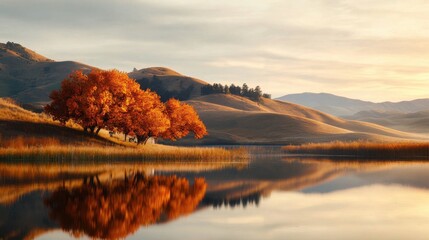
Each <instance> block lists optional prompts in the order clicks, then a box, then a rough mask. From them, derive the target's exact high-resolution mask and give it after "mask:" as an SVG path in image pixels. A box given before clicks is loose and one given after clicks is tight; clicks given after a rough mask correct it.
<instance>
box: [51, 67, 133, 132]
mask: <svg viewBox="0 0 429 240" xmlns="http://www.w3.org/2000/svg"><path fill="white" fill-rule="evenodd" d="M139 88H140V86H139V85H138V83H136V82H135V81H134V80H132V79H130V78H129V77H128V76H127V74H126V73H123V72H119V71H117V70H110V71H102V70H98V69H94V70H92V71H91V72H90V73H89V74H88V75H86V74H84V73H82V72H81V71H76V72H73V73H72V74H71V75H70V76H69V77H68V78H67V79H65V80H64V81H63V82H62V84H61V89H60V90H58V91H53V92H52V93H51V95H50V98H51V99H52V102H51V103H50V104H48V105H47V106H46V107H45V111H46V112H47V113H49V114H51V115H52V116H53V118H54V119H55V120H59V121H60V122H62V123H65V122H67V121H68V120H70V119H72V120H73V121H75V122H76V123H78V124H79V125H81V126H82V127H83V129H84V130H85V131H90V132H92V133H96V134H98V132H99V131H100V130H101V129H102V128H107V129H112V128H115V123H114V122H113V121H112V119H114V118H115V114H120V113H121V112H126V111H127V106H128V104H129V103H130V102H131V98H132V96H131V95H130V93H131V92H132V91H135V90H136V89H139Z"/></svg>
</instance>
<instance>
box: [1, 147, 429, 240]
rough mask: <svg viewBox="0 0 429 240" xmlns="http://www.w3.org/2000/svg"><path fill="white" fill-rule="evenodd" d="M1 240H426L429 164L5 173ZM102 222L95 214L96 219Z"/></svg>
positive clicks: (314, 162) (277, 163) (305, 163)
mask: <svg viewBox="0 0 429 240" xmlns="http://www.w3.org/2000/svg"><path fill="white" fill-rule="evenodd" d="M0 174H1V175H0V176H1V178H0V236H1V237H0V239H23V238H30V239H31V238H36V239H74V238H77V237H79V238H81V239H91V238H100V237H102V238H112V239H114V238H127V239H363V238H364V239H380V238H382V239H411V238H412V239H426V238H427V235H428V234H429V191H428V187H429V164H427V163H424V162H418V161H385V160H384V161H374V160H371V161H369V160H365V159H360V160H345V159H335V160H334V159H329V158H324V159H321V158H318V159H315V158H306V157H287V156H285V155H281V154H278V153H276V152H268V153H264V154H257V155H253V158H252V160H251V161H250V163H248V164H243V163H238V164H237V163H225V162H223V163H211V164H204V163H199V164H178V163H171V164H142V163H126V164H125V163H121V164H113V163H112V164H87V165H68V166H64V165H57V164H49V165H46V164H45V165H32V164H10V163H3V164H0ZM91 214H92V215H91Z"/></svg>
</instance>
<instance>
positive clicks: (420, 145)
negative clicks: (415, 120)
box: [282, 141, 429, 159]
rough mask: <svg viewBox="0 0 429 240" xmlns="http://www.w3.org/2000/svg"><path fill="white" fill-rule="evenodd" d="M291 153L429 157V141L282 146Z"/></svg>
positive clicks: (337, 142) (372, 156)
mask: <svg viewBox="0 0 429 240" xmlns="http://www.w3.org/2000/svg"><path fill="white" fill-rule="evenodd" d="M282 149H283V150H284V151H285V152H286V153H291V154H315V155H333V156H334V155H335V156H353V157H365V158H381V159H385V158H392V159H405V158H417V159H429V143H427V142H387V143H377V142H366V141H354V142H340V141H335V142H329V143H307V144H302V145H290V146H284V147H283V148H282Z"/></svg>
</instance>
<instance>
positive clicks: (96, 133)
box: [95, 127, 101, 135]
mask: <svg viewBox="0 0 429 240" xmlns="http://www.w3.org/2000/svg"><path fill="white" fill-rule="evenodd" d="M100 130H101V127H99V128H98V129H97V131H96V132H95V135H98V133H99V132H100Z"/></svg>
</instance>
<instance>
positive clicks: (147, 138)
mask: <svg viewBox="0 0 429 240" xmlns="http://www.w3.org/2000/svg"><path fill="white" fill-rule="evenodd" d="M149 138H150V137H146V138H145V140H144V142H143V145H146V143H147V140H149Z"/></svg>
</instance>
